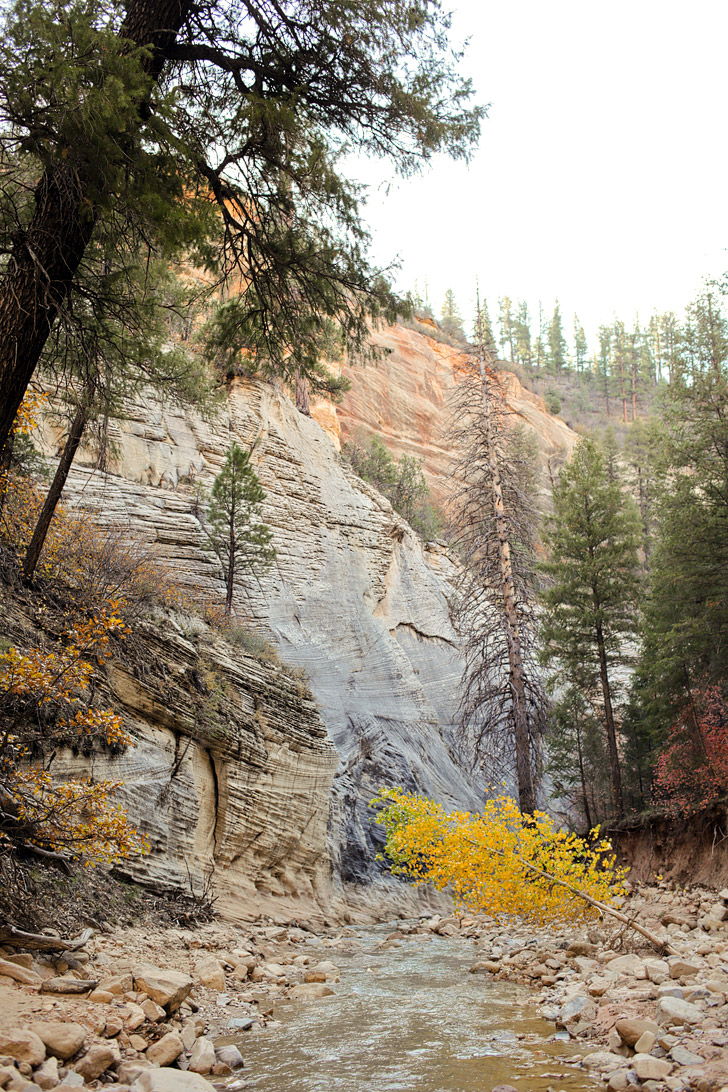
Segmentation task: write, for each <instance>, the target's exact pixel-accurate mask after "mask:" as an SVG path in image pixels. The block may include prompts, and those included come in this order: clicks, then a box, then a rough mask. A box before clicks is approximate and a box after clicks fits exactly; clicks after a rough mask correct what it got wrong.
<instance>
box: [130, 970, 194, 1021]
mask: <svg viewBox="0 0 728 1092" xmlns="http://www.w3.org/2000/svg"><path fill="white" fill-rule="evenodd" d="M133 978H134V987H135V989H137V990H142V991H143V992H144V993H146V994H147V996H148V997H151V999H152V1001H155V1002H156V1003H157V1004H158V1005H161V1006H162V1008H164V1009H166V1010H167V1012H174V1011H175V1010H176V1009H178V1008H179V1006H180V1005H181V1004H182V1002H183V1001H184V999H185V998H186V997H187V996H188V994H189V993H190V991H191V989H192V979H191V978H190V976H189V975H188V974H182V972H181V971H167V970H163V969H162V968H161V967H150V966H146V965H145V966H140V967H135V969H134V971H133Z"/></svg>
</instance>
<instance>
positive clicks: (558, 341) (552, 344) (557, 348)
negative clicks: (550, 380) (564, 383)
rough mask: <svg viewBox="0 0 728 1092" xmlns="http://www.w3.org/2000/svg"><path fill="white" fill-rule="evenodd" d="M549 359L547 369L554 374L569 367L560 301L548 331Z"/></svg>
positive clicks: (558, 373) (557, 302) (557, 303)
mask: <svg viewBox="0 0 728 1092" xmlns="http://www.w3.org/2000/svg"><path fill="white" fill-rule="evenodd" d="M548 346H549V359H548V368H547V370H548V371H549V372H550V373H551V374H552V375H561V373H562V372H564V371H566V369H567V357H566V338H565V337H564V331H563V327H562V325H561V311H560V310H559V301H558V300H557V301H556V305H555V307H554V313H553V316H552V318H551V322H550V323H549V331H548Z"/></svg>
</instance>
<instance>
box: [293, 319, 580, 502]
mask: <svg viewBox="0 0 728 1092" xmlns="http://www.w3.org/2000/svg"><path fill="white" fill-rule="evenodd" d="M375 341H376V343H377V344H378V345H379V346H380V347H382V348H383V349H384V350H385V351H386V353H387V355H386V356H385V357H384V358H383V359H382V360H381V361H380V362H379V363H377V364H371V363H370V364H363V365H358V366H356V367H349V366H345V367H344V368H343V372H344V375H346V376H347V378H348V379H350V380H351V390H350V391H349V392H348V393H347V394H345V395H344V398H343V401H342V402H341V404H340V405H339V406H336V407H332V406H331V404H330V403H326V402H318V403H316V404H314V405H312V408H311V413H312V416H313V417H314V418H315V419H316V420H317V421H318V422H319V424H320V425H321V426H322V427H323V428H325V429H326V431H327V432H328V433H329V435H330V436H332V437H333V438H334V439H335V441H336V442H337V443H339V444H340V445H343V444H345V443H347V442H350V441H351V440H353V439H356V438H357V437H361V438H366V437H368V436H370V435H372V434H373V433H374V434H376V435H377V436H379V437H380V438H381V439H382V441H383V442H384V444H385V445H386V447H387V448H388V449H389V450H390V451H391V452H392V454H393V455H395V456H397V457H399V456H400V455H413V456H415V458H418V459H423V460H424V467H423V469H424V473H425V476H426V477H427V480H428V483H429V485H430V488H431V489H432V491H433V494H434V495H435V497H436V498H437V499H438V500H440V501H441V502H445V503H446V501H447V496H448V491H449V475H450V469H451V466H452V461H453V456H454V454H455V452H454V451H453V445H452V441H451V439H450V438H449V430H450V423H451V418H452V406H453V398H454V394H455V388H456V385H457V382H458V372H459V371H460V370H461V369H462V366H463V359H464V358H463V354H462V352H461V351H460V350H458V349H455V348H453V347H452V346H450V345H447V344H445V343H443V342H439V341H437V340H435V338H432V337H427V336H426V335H424V334H422V333H419V332H418V331H416V330H411V329H409V328H407V327H406V326H402V325H398V326H389V327H387V328H385V329H383V330H381V331H379V332H378V333H377V334H376V335H375ZM499 374H500V377H501V380H502V382H503V384H504V387H505V391H506V398H507V401H508V404H509V407H510V409H511V410H512V412H513V417H512V418H511V420H512V421H513V422H514V423H520V424H522V425H524V426H525V427H526V428H528V429H530V430H532V431H533V433H534V435H535V436H536V440H537V443H538V448H539V452H540V454H541V459H540V462H541V468H542V477H543V478H544V488H548V481H549V479H550V478H551V477H552V476H553V474H554V472H555V471H556V470H557V469H558V468H559V467H560V466H561V465H563V463H564V462H565V461H566V459H568V457H569V455H570V454H571V451H572V449H573V447H574V444H575V442H576V439H577V437H576V433H574V432H573V431H572V430H571V429H570V428H569V427H568V425H567V424H565V422H564V421H562V420H561V419H560V418H559V417H554V416H552V415H551V414H550V413H549V412H548V410H547V409H546V406H545V404H544V401H543V399H542V398H541V397H539V395H537V394H534V393H533V392H532V391H529V390H526V388H525V387H523V386H522V384H521V383H520V381H519V380H518V378H517V377H516V376H515V375H513V374H512V373H511V372H500V373H499Z"/></svg>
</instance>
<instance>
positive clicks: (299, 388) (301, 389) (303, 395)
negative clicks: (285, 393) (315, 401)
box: [296, 370, 311, 417]
mask: <svg viewBox="0 0 728 1092" xmlns="http://www.w3.org/2000/svg"><path fill="white" fill-rule="evenodd" d="M296 409H297V410H298V411H299V413H305V414H306V416H307V417H310V416H311V408H310V406H309V402H308V380H307V379H306V376H305V375H303V374H302V373H301V372H300V371H298V370H297V371H296Z"/></svg>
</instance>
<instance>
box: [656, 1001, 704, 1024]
mask: <svg viewBox="0 0 728 1092" xmlns="http://www.w3.org/2000/svg"><path fill="white" fill-rule="evenodd" d="M657 1014H658V1017H659V1018H660V1021H661V1022H662V1023H663V1024H668V1025H673V1024H677V1025H679V1024H691V1025H692V1024H699V1023H700V1021H701V1020H702V1018H703V1014H702V1012H701V1011H700V1009H699V1008H698V1007H697V1005H692V1004H691V1003H690V1002H689V1001H683V1000H682V999H681V998H679V997H661V998H660V1000H659V1001H658V1002H657Z"/></svg>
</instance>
